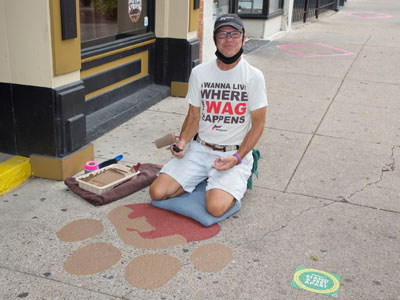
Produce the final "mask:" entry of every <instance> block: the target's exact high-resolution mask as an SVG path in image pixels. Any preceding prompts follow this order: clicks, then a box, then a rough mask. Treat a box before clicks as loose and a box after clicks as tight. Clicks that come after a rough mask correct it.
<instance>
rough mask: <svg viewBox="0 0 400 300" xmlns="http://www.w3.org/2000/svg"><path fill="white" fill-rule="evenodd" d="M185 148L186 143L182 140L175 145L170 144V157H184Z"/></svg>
mask: <svg viewBox="0 0 400 300" xmlns="http://www.w3.org/2000/svg"><path fill="white" fill-rule="evenodd" d="M185 146H186V143H185V141H184V140H179V141H178V142H176V143H175V144H172V145H171V147H170V150H171V153H172V155H173V156H175V157H177V158H182V157H183V156H184V155H185Z"/></svg>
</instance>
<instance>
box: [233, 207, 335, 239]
mask: <svg viewBox="0 0 400 300" xmlns="http://www.w3.org/2000/svg"><path fill="white" fill-rule="evenodd" d="M335 203H336V202H335V201H331V202H330V203H325V204H323V205H320V206H312V207H309V208H307V209H305V210H302V211H300V212H299V213H298V214H296V215H295V216H293V217H292V218H290V219H289V220H288V221H286V223H285V224H283V225H281V227H279V228H277V229H273V230H269V231H267V232H265V233H264V234H263V235H262V236H261V237H259V238H257V239H253V240H250V241H245V242H242V243H239V244H237V245H236V246H237V247H240V246H243V245H247V244H249V243H254V242H258V241H260V240H262V239H265V238H266V237H267V236H268V235H270V234H272V233H276V232H279V231H282V230H284V229H285V228H286V227H288V226H289V225H290V223H292V222H293V221H294V220H296V219H297V218H299V217H300V216H301V215H303V214H304V213H306V212H309V211H310V210H312V209H322V208H325V207H327V206H329V205H332V204H335Z"/></svg>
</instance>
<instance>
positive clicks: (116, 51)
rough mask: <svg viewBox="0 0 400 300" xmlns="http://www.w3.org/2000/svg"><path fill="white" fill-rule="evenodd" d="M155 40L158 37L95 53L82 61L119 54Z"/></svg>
mask: <svg viewBox="0 0 400 300" xmlns="http://www.w3.org/2000/svg"><path fill="white" fill-rule="evenodd" d="M155 42H156V39H152V40H149V41H146V42H142V43H139V44H135V45H131V46H127V47H124V48H121V49H117V50H113V51H110V52H106V53H102V54H99V55H95V56H91V57H88V58H85V59H82V63H86V62H89V61H93V60H96V59H100V58H103V57H107V56H110V55H113V54H117V53H120V52H124V51H127V50H131V49H135V48H139V47H142V46H146V45H150V44H154V43H155Z"/></svg>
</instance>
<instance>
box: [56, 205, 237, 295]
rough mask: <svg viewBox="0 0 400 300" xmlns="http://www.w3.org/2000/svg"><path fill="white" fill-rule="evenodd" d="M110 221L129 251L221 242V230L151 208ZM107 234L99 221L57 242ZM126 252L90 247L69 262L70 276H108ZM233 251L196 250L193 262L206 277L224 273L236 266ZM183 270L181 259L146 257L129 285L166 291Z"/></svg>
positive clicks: (130, 273)
mask: <svg viewBox="0 0 400 300" xmlns="http://www.w3.org/2000/svg"><path fill="white" fill-rule="evenodd" d="M108 218H109V220H110V221H111V223H112V224H113V225H114V226H115V229H116V231H117V233H118V236H119V237H120V239H121V240H122V241H123V242H124V243H125V244H127V245H130V246H133V247H135V248H143V249H165V248H169V247H172V246H177V245H184V244H186V243H190V242H194V241H203V240H207V239H210V238H212V237H214V236H216V235H217V234H218V233H219V232H220V230H221V228H220V226H219V225H218V224H214V225H212V226H210V227H203V226H202V225H200V224H199V223H197V222H195V221H193V220H192V219H189V218H186V217H184V216H181V215H178V214H175V213H173V212H169V211H166V210H162V209H159V208H156V207H153V206H151V205H150V204H146V203H139V204H131V205H125V206H119V207H116V208H114V209H113V210H111V211H110V213H109V214H108ZM103 230H104V227H103V224H102V223H101V222H100V221H98V220H93V219H81V220H76V221H73V222H71V223H69V224H67V225H65V226H64V227H63V228H62V229H61V230H60V231H58V232H57V236H58V238H59V239H60V240H62V241H65V242H76V241H82V240H85V239H88V238H91V237H94V236H96V235H99V234H100V233H102V232H103ZM121 256H122V254H121V251H120V250H118V249H117V248H116V247H114V246H112V245H110V244H108V243H103V242H98V243H91V244H89V245H87V246H84V247H82V248H80V249H78V250H77V251H76V252H74V253H73V254H72V255H71V256H70V257H69V258H68V259H67V261H66V262H65V264H64V268H65V270H66V271H67V272H68V273H70V274H73V275H91V274H95V273H99V272H103V271H105V270H107V269H108V268H110V267H112V266H113V265H115V264H116V263H118V262H119V261H120V259H121ZM232 257H233V250H232V248H230V247H228V246H225V245H223V244H219V243H209V244H204V245H201V246H199V247H198V248H197V249H195V250H194V251H193V252H192V254H191V256H190V260H191V262H192V263H193V265H194V266H195V267H196V268H197V269H198V270H200V271H203V272H219V271H221V270H222V269H224V268H225V267H226V266H227V265H228V264H229V263H230V262H231V260H232ZM180 269H181V262H180V260H179V259H177V258H175V257H173V256H170V255H167V254H144V255H141V256H138V257H136V258H134V259H133V260H132V261H131V262H130V263H129V264H128V266H127V267H126V270H125V279H126V281H127V282H128V283H129V284H131V285H132V286H134V287H135V288H138V289H155V288H158V287H161V286H162V285H164V284H165V283H166V282H168V281H169V280H170V279H172V278H173V277H174V276H175V274H176V273H178V272H179V270H180Z"/></svg>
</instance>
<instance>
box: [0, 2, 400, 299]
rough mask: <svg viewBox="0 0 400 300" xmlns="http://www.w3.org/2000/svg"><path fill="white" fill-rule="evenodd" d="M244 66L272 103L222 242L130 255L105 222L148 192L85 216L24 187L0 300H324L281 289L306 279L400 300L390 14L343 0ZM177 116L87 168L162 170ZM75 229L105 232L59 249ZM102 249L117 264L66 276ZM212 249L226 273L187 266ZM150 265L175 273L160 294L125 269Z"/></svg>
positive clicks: (398, 49)
mask: <svg viewBox="0 0 400 300" xmlns="http://www.w3.org/2000/svg"><path fill="white" fill-rule="evenodd" d="M282 45H283V46H282ZM245 58H246V59H247V60H248V61H249V62H250V63H251V64H253V65H255V66H256V67H258V68H259V69H261V70H262V72H263V73H264V76H265V78H266V84H267V90H268V100H269V107H268V112H267V122H266V125H265V130H264V133H263V136H262V137H261V139H260V141H259V143H258V144H257V147H256V148H258V149H259V150H260V152H261V155H262V156H261V159H260V161H259V177H258V178H254V179H253V189H252V190H249V191H248V192H247V194H246V195H245V197H244V199H243V206H242V208H241V210H240V211H239V212H238V213H237V214H236V215H235V216H234V217H231V218H229V219H227V220H225V221H223V222H221V223H220V227H221V231H220V232H219V234H218V235H216V236H214V237H213V238H211V239H209V240H201V241H195V242H189V243H187V244H185V245H178V246H173V247H169V248H166V249H139V248H135V247H132V246H130V245H127V244H125V243H124V242H123V241H122V240H121V239H120V237H119V235H118V233H117V231H116V230H115V228H114V227H113V224H112V223H111V222H110V219H109V218H108V213H109V212H110V211H111V210H113V209H114V208H117V207H119V206H121V205H128V204H135V203H149V201H150V199H149V196H148V188H146V189H143V190H141V191H139V192H136V193H134V194H132V195H130V196H128V197H125V198H123V199H121V200H119V201H116V202H113V203H111V204H108V205H104V206H100V207H95V206H92V205H90V204H89V203H87V202H86V201H84V200H82V199H81V198H79V197H78V196H76V195H75V194H73V193H72V192H71V191H69V190H68V189H67V188H66V186H65V185H64V183H63V182H57V181H53V180H46V179H40V178H31V179H29V180H27V181H26V182H25V183H24V184H22V185H21V186H20V187H18V188H17V189H15V190H13V191H11V192H10V193H8V194H6V195H4V196H2V197H0V253H1V261H0V299H20V298H24V299H101V300H102V299H267V300H294V299H301V300H302V299H304V300H305V299H307V300H308V299H329V298H326V297H331V296H327V295H323V294H321V293H318V292H317V290H316V289H314V290H312V289H311V290H310V289H309V290H305V289H299V288H295V287H293V286H291V285H292V280H293V277H294V274H295V271H296V268H297V267H298V266H302V267H305V268H310V269H316V270H321V271H324V272H328V273H334V274H338V275H340V280H338V281H340V286H339V289H338V298H339V299H345V300H350V299H351V300H378V299H382V300H399V299H400V171H399V170H400V168H399V162H400V117H399V114H400V98H399V95H400V67H399V65H400V6H399V5H398V3H397V0H380V1H372V0H349V1H347V2H346V5H345V6H344V7H343V8H341V9H340V11H339V12H337V13H334V14H332V13H330V14H329V15H326V16H324V15H321V16H320V19H319V20H317V21H311V22H309V23H307V24H305V25H296V28H295V30H292V31H291V32H289V33H287V34H285V35H283V36H282V37H280V38H278V39H276V40H273V41H272V42H270V43H267V44H265V45H263V46H261V47H260V48H258V49H256V50H254V51H252V52H250V53H249V54H246V56H245ZM187 108H188V106H187V104H186V103H185V100H184V99H183V98H174V97H169V98H167V99H165V100H163V101H161V102H160V103H158V104H157V105H155V106H153V107H151V108H150V109H148V110H147V111H145V112H143V113H141V114H139V115H138V116H136V117H134V118H132V119H131V120H129V121H128V122H126V123H124V124H122V125H121V126H119V127H118V128H116V129H114V130H113V131H111V132H109V133H107V134H106V135H104V136H102V137H101V138H99V139H97V140H96V141H95V142H94V146H95V159H96V160H97V161H103V160H106V159H109V158H113V157H115V156H117V155H119V154H123V155H124V157H123V160H122V161H121V162H120V163H121V164H126V165H133V164H136V163H137V162H142V163H146V162H151V163H157V164H164V163H166V162H167V161H168V160H169V159H170V158H171V155H170V154H169V152H168V150H166V149H157V148H156V147H155V144H154V140H156V139H157V138H159V137H161V136H163V135H165V134H167V133H170V132H174V133H176V134H178V133H179V130H180V127H181V124H182V122H183V120H184V116H185V113H186V111H187ZM80 219H94V220H98V221H100V222H101V223H102V224H103V226H104V230H103V231H102V232H101V233H100V234H98V235H96V236H94V237H92V238H89V239H86V240H83V241H77V242H65V241H62V240H60V239H59V238H58V236H57V232H58V231H59V230H60V229H61V228H63V227H64V226H65V225H66V224H68V223H70V222H72V221H75V220H80ZM99 242H106V243H108V244H111V245H113V246H114V247H116V248H117V249H119V251H120V252H121V253H122V257H121V260H120V261H119V262H118V263H117V264H115V265H113V266H111V267H110V268H108V269H107V270H105V271H102V272H98V273H95V274H91V275H73V274H70V273H68V272H67V271H66V269H65V266H64V263H65V262H66V261H67V259H68V258H69V257H70V256H71V254H73V253H74V252H75V251H77V250H78V249H80V248H82V247H84V246H88V245H91V244H93V243H99ZM209 243H216V244H218V245H224V246H226V247H228V248H230V249H232V253H233V256H232V259H231V260H230V261H229V263H228V265H227V266H226V267H224V268H223V269H222V270H219V271H216V272H204V271H201V270H199V268H197V267H195V266H194V265H193V260H192V259H191V258H190V257H191V254H192V253H193V252H194V251H195V250H196V249H198V247H201V246H203V245H207V244H209ZM146 254H165V255H169V256H171V257H175V258H177V259H178V260H179V261H180V262H181V267H180V270H179V272H177V273H176V275H175V276H173V277H172V278H171V279H170V280H168V281H167V282H165V283H164V284H162V285H161V286H160V287H157V288H147V289H144V288H138V287H135V286H133V285H132V284H130V283H129V282H128V281H127V280H126V277H125V276H126V275H125V269H126V266H127V265H128V264H129V262H131V261H132V260H133V259H135V258H137V257H141V256H142V255H146ZM210 255H211V256H212V255H213V254H212V253H211V254H210ZM161 268H167V269H168V266H166V267H165V266H164V267H162V266H160V269H161ZM156 273H157V272H154V276H155V277H156V276H157V274H156ZM314 273H315V272H314ZM331 276H332V275H331ZM304 285H305V284H304ZM305 286H306V285H305Z"/></svg>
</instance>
